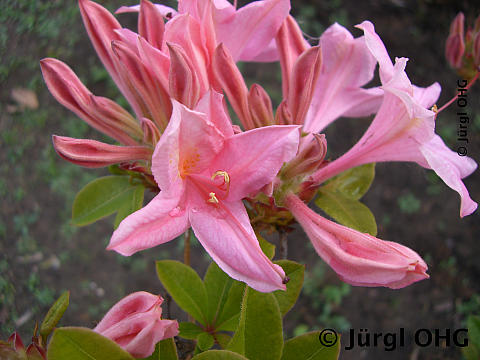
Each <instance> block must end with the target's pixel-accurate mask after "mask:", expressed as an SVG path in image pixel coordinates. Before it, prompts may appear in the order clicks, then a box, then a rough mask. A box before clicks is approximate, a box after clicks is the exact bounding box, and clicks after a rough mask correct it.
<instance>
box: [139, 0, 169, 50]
mask: <svg viewBox="0 0 480 360" xmlns="http://www.w3.org/2000/svg"><path fill="white" fill-rule="evenodd" d="M164 32H165V24H164V23H163V16H162V14H161V13H160V11H159V10H158V9H157V8H156V7H155V5H154V4H152V3H151V2H150V1H148V0H141V2H140V14H139V17H138V33H139V34H140V36H142V37H144V38H145V39H147V41H148V42H149V43H150V44H151V45H152V46H154V47H156V48H157V49H159V50H161V49H162V44H163V34H164Z"/></svg>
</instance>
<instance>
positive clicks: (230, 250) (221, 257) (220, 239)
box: [189, 201, 285, 292]
mask: <svg viewBox="0 0 480 360" xmlns="http://www.w3.org/2000/svg"><path fill="white" fill-rule="evenodd" d="M221 204H222V205H221V206H220V207H219V209H218V211H216V210H211V211H209V208H210V207H212V206H213V205H206V206H205V207H204V208H202V209H195V208H194V209H192V210H191V211H190V216H189V218H190V222H191V224H192V229H193V231H194V232H195V235H196V237H197V238H198V240H199V241H200V243H201V244H202V245H203V247H204V248H205V250H206V251H207V252H208V253H209V254H210V256H211V257H212V259H213V260H214V261H215V262H216V263H217V264H218V266H220V268H221V269H222V270H223V271H225V272H226V273H227V274H228V275H229V276H230V277H232V278H234V279H236V280H239V281H243V282H246V283H247V285H248V286H250V287H252V288H254V289H255V290H258V291H261V292H270V291H274V290H279V289H283V290H284V289H285V285H284V284H283V283H282V281H283V279H284V277H285V273H284V272H283V270H282V268H281V267H280V266H278V265H275V264H273V263H272V262H271V261H270V260H269V259H268V258H267V257H266V256H265V254H264V253H263V252H262V250H261V249H260V245H259V244H258V240H257V239H256V236H255V233H254V231H253V229H252V226H251V225H250V220H249V219H248V215H247V212H246V210H245V206H244V205H243V203H242V202H241V201H235V202H227V201H222V202H221Z"/></svg>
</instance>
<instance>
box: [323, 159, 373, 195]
mask: <svg viewBox="0 0 480 360" xmlns="http://www.w3.org/2000/svg"><path fill="white" fill-rule="evenodd" d="M374 178H375V163H371V164H365V165H361V166H357V167H354V168H353V169H349V170H347V171H344V172H342V173H341V174H339V175H337V176H335V177H334V178H333V179H332V180H330V181H329V182H328V183H327V184H326V185H325V186H323V187H322V188H321V189H327V190H329V191H338V192H340V193H342V194H343V195H344V196H345V197H347V198H349V199H352V200H359V199H360V198H361V197H362V196H363V195H365V193H366V192H367V191H368V189H369V188H370V185H372V182H373V179H374Z"/></svg>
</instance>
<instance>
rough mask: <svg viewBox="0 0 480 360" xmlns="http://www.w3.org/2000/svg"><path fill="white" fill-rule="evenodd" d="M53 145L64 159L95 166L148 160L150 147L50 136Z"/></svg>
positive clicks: (150, 154)
mask: <svg viewBox="0 0 480 360" xmlns="http://www.w3.org/2000/svg"><path fill="white" fill-rule="evenodd" d="M52 141H53V146H54V147H55V150H56V151H57V154H58V155H60V156H61V157H62V158H64V159H65V160H68V161H70V162H72V163H74V164H77V165H80V166H84V167H89V168H97V167H103V166H108V165H112V164H118V163H121V162H125V161H132V160H150V159H151V158H152V149H150V148H148V147H146V146H117V145H110V144H105V143H102V142H100V141H96V140H90V139H73V138H69V137H65V136H56V135H53V136H52Z"/></svg>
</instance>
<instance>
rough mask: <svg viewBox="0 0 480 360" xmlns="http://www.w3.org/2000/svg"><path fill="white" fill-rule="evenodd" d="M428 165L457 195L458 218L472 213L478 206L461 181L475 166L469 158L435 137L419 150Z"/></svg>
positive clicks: (438, 137)
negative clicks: (458, 199)
mask: <svg viewBox="0 0 480 360" xmlns="http://www.w3.org/2000/svg"><path fill="white" fill-rule="evenodd" d="M420 150H421V152H422V154H423V155H424V156H425V159H426V160H427V162H428V165H429V166H430V167H431V168H432V169H433V170H434V171H435V172H436V173H437V175H438V176H439V177H440V178H441V179H442V180H443V181H444V182H445V184H447V185H448V186H449V187H450V188H452V189H453V190H455V191H456V192H458V193H459V195H460V198H461V206H460V216H461V217H464V216H466V215H470V214H471V213H473V212H474V211H475V210H476V209H477V207H478V205H477V203H476V202H475V201H473V200H472V199H471V198H470V195H469V194H468V190H467V188H466V187H465V185H464V184H463V182H462V181H461V179H463V178H464V177H467V176H468V175H470V174H471V173H473V172H474V171H475V169H476V168H477V164H476V163H475V161H474V160H473V159H471V158H469V157H464V156H459V155H458V154H457V153H455V152H453V151H452V150H450V149H448V148H447V147H446V146H445V144H444V142H443V141H442V139H441V138H440V136H438V135H435V136H434V137H433V139H432V140H431V141H429V142H428V143H425V144H423V145H422V147H421V148H420Z"/></svg>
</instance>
